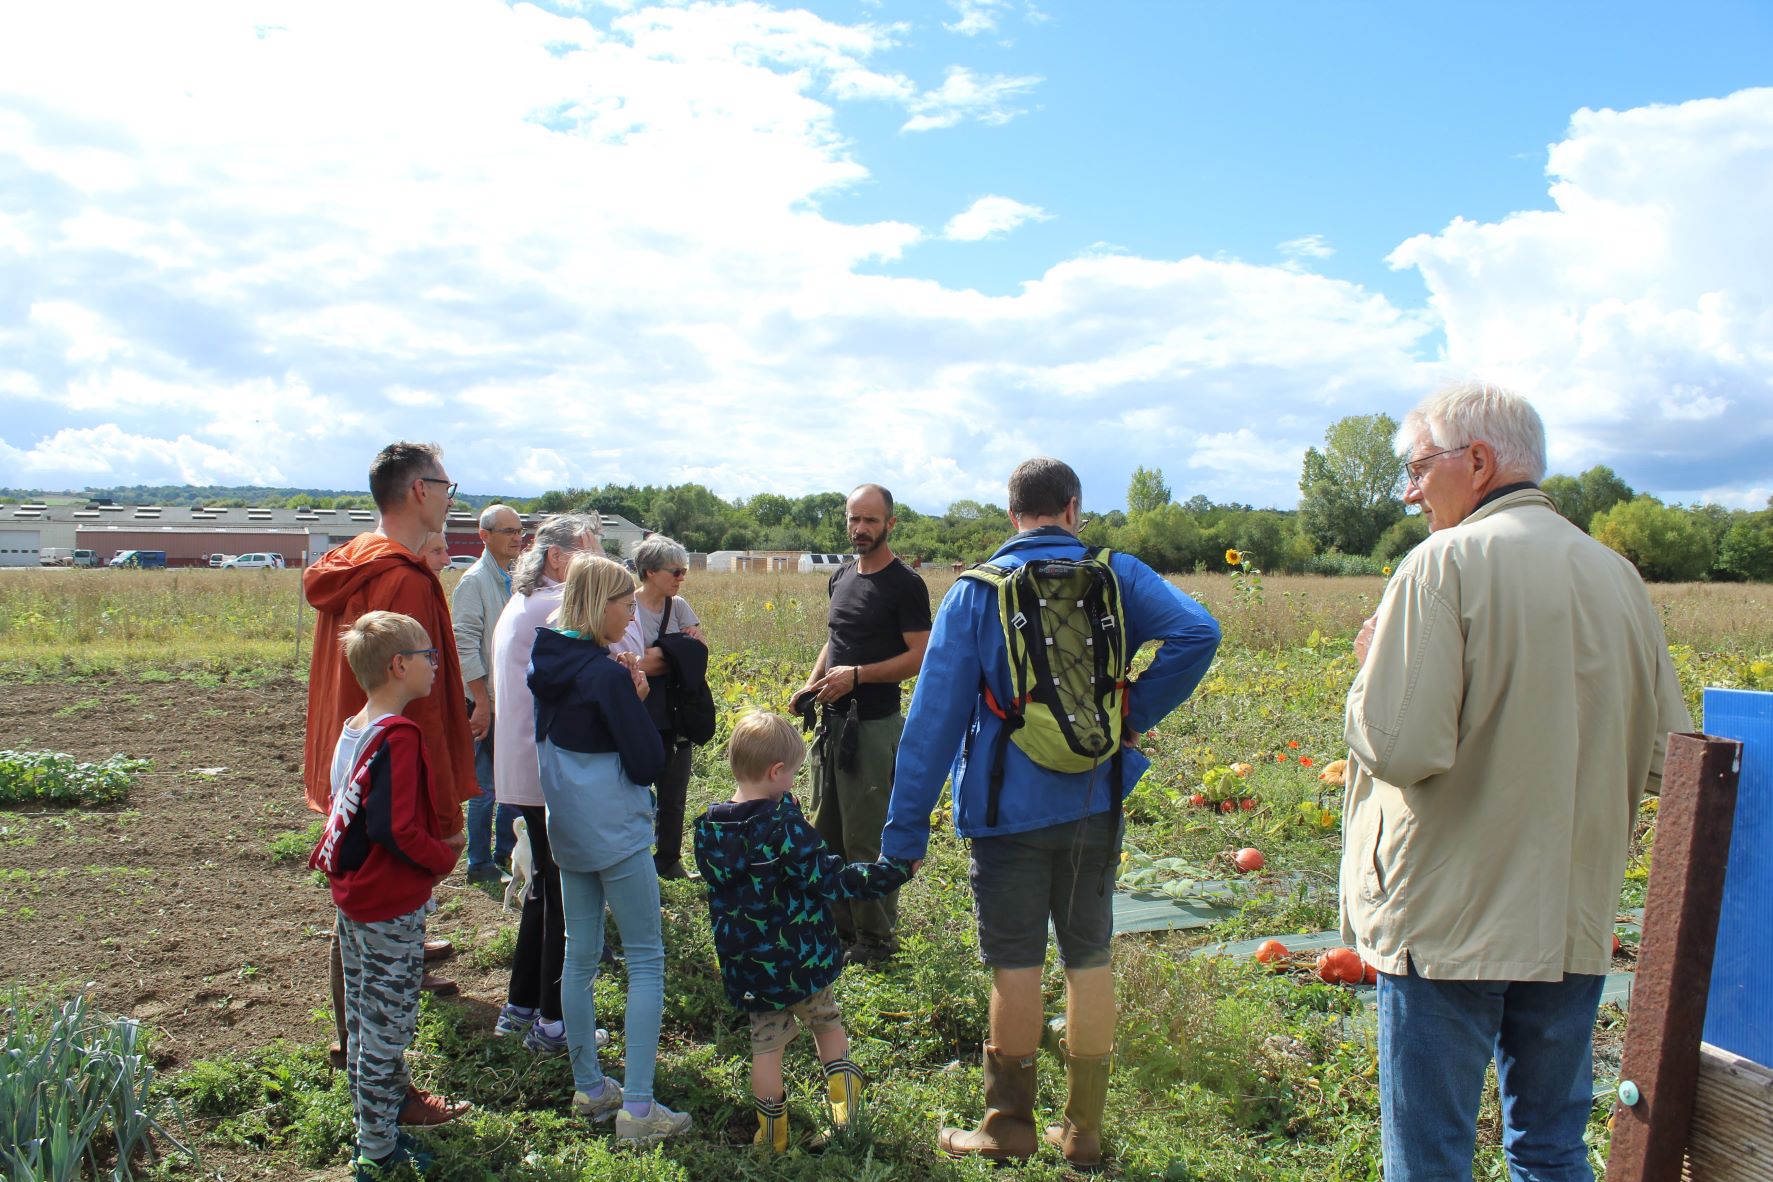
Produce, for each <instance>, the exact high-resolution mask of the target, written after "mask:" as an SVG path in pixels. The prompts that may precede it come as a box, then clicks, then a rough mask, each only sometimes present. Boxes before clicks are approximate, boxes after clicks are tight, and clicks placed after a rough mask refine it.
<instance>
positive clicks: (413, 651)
mask: <svg viewBox="0 0 1773 1182" xmlns="http://www.w3.org/2000/svg"><path fill="white" fill-rule="evenodd" d="M400 655H401V656H403V657H423V658H425V659H426V660H427V661H429V662H431V668H433V669H435V668H437V650H436V649H434V648H403V649H401V650H400Z"/></svg>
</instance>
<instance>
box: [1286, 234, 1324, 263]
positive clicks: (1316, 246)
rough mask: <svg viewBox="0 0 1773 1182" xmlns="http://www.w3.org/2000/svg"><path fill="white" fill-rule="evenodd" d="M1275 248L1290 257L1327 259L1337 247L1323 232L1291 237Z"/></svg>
mask: <svg viewBox="0 0 1773 1182" xmlns="http://www.w3.org/2000/svg"><path fill="white" fill-rule="evenodd" d="M1275 249H1276V250H1278V251H1280V252H1281V253H1282V254H1284V255H1286V256H1287V257H1288V258H1290V259H1327V258H1329V257H1330V256H1331V255H1333V254H1335V253H1336V248H1335V247H1333V246H1331V245H1330V243H1329V241H1328V240H1327V239H1326V238H1325V237H1324V236H1323V235H1322V234H1306V235H1304V236H1303V237H1300V238H1289V239H1287V240H1286V241H1285V242H1282V243H1279V244H1277V245H1276V246H1275Z"/></svg>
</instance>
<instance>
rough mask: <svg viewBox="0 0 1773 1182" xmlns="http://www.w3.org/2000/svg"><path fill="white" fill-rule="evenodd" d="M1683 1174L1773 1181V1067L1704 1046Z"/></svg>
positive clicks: (1720, 1180) (1698, 1179)
mask: <svg viewBox="0 0 1773 1182" xmlns="http://www.w3.org/2000/svg"><path fill="white" fill-rule="evenodd" d="M1681 1176H1682V1177H1683V1178H1686V1179H1688V1182H1773V1068H1767V1067H1763V1066H1762V1065H1761V1064H1759V1063H1755V1062H1752V1061H1750V1060H1748V1059H1744V1058H1743V1057H1742V1056H1740V1055H1734V1054H1731V1053H1730V1052H1729V1051H1726V1050H1723V1049H1721V1048H1719V1047H1714V1046H1712V1045H1711V1044H1710V1043H1705V1044H1702V1045H1701V1046H1700V1048H1699V1087H1698V1089H1697V1091H1696V1093H1695V1095H1694V1098H1693V1127H1692V1131H1691V1133H1690V1134H1689V1135H1688V1140H1687V1160H1686V1162H1685V1165H1684V1168H1683V1169H1682V1171H1681Z"/></svg>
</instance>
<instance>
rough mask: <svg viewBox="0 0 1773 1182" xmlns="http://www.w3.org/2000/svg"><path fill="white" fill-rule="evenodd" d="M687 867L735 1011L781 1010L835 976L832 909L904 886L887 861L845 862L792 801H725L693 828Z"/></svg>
mask: <svg viewBox="0 0 1773 1182" xmlns="http://www.w3.org/2000/svg"><path fill="white" fill-rule="evenodd" d="M696 865H697V866H698V867H699V868H700V869H701V871H702V881H703V882H704V883H705V884H706V885H707V887H708V912H709V917H710V919H711V920H712V921H713V926H714V950H715V953H716V955H717V956H718V957H719V958H720V975H721V979H722V981H723V982H724V983H725V985H726V995H727V997H728V999H729V1000H731V1001H732V1003H733V1005H735V1006H737V1007H738V1008H739V1009H741V1010H780V1009H786V1008H787V1007H788V1006H791V1005H793V1004H794V1003H795V1002H797V1001H804V1000H805V999H807V998H809V997H811V996H812V995H813V994H815V993H817V992H818V991H819V990H821V989H823V988H825V986H827V985H829V984H831V982H833V981H835V980H837V975H838V974H839V973H840V972H842V971H843V946H842V945H841V944H839V943H838V941H837V923H836V921H835V920H834V919H833V918H832V916H831V900H833V899H877V898H879V897H880V896H882V895H885V894H887V893H888V892H890V891H892V890H894V889H896V888H898V887H899V886H901V885H903V884H904V882H905V880H906V879H908V878H910V877H911V863H909V862H905V861H901V860H899V859H896V858H886V859H882V860H881V861H879V862H845V861H844V860H843V857H842V856H841V855H839V854H834V853H832V852H831V851H830V850H829V849H828V848H826V846H825V843H824V841H823V840H821V839H820V837H819V835H818V833H817V832H815V831H814V830H813V827H812V826H811V825H809V824H807V820H806V818H805V817H804V816H802V815H801V812H800V805H798V804H796V803H795V801H794V797H792V796H784V797H782V799H781V800H746V801H728V802H722V803H720V804H713V805H709V806H708V811H707V812H705V813H703V814H702V815H701V816H700V817H697V818H696Z"/></svg>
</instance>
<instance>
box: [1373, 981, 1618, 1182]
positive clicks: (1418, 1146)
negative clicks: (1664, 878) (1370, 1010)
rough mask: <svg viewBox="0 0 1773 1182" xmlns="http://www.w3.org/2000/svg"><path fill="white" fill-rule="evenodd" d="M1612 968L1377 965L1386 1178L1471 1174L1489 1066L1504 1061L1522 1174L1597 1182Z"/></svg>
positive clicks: (1516, 1161) (1505, 1115)
mask: <svg viewBox="0 0 1773 1182" xmlns="http://www.w3.org/2000/svg"><path fill="white" fill-rule="evenodd" d="M1605 981H1606V978H1605V977H1592V976H1580V975H1577V974H1574V973H1572V974H1569V975H1567V976H1565V977H1564V979H1563V980H1562V981H1430V980H1427V979H1425V978H1423V977H1419V976H1417V975H1416V970H1415V968H1414V967H1412V968H1411V969H1410V971H1409V974H1408V975H1407V976H1394V975H1392V974H1390V973H1380V974H1379V1106H1380V1113H1381V1128H1382V1136H1383V1141H1384V1154H1385V1182H1471V1166H1472V1157H1473V1155H1474V1153H1475V1151H1476V1144H1477V1117H1478V1103H1479V1101H1480V1100H1481V1099H1482V1096H1483V1090H1484V1068H1485V1066H1487V1065H1488V1064H1489V1062H1490V1060H1491V1059H1492V1058H1494V1059H1495V1061H1496V1076H1497V1082H1498V1084H1499V1085H1500V1089H1501V1093H1502V1149H1503V1153H1504V1154H1505V1155H1506V1156H1507V1158H1508V1176H1509V1178H1510V1179H1511V1180H1512V1182H1594V1172H1593V1171H1592V1170H1590V1169H1589V1165H1588V1147H1587V1146H1586V1145H1585V1144H1584V1143H1583V1140H1582V1135H1583V1133H1584V1131H1586V1129H1587V1127H1588V1114H1589V1109H1590V1107H1591V1106H1592V1104H1593V1088H1594V1069H1593V1039H1594V1018H1595V1010H1596V1009H1597V1008H1598V1007H1599V1005H1600V1001H1601V986H1602V984H1603V983H1604V982H1605Z"/></svg>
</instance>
